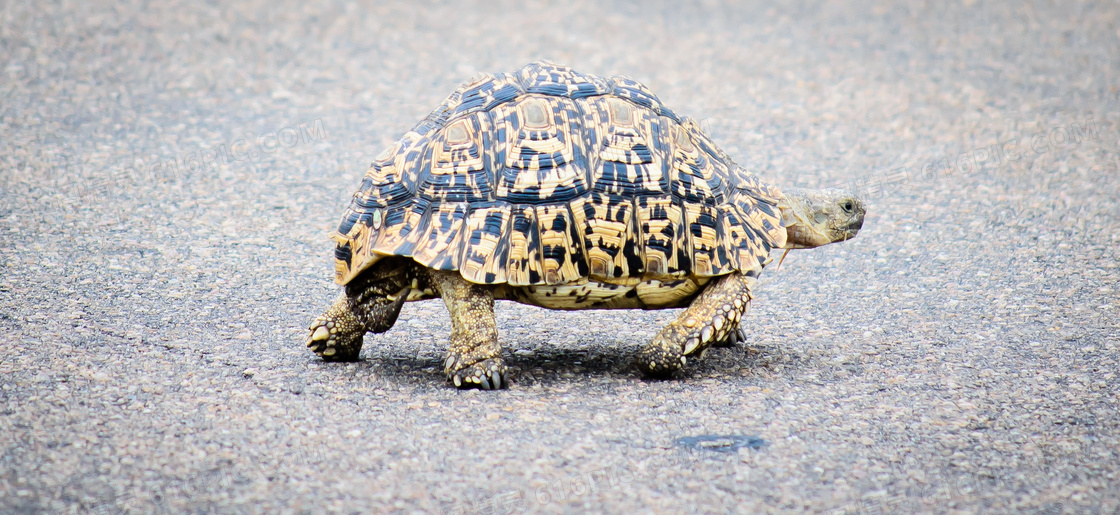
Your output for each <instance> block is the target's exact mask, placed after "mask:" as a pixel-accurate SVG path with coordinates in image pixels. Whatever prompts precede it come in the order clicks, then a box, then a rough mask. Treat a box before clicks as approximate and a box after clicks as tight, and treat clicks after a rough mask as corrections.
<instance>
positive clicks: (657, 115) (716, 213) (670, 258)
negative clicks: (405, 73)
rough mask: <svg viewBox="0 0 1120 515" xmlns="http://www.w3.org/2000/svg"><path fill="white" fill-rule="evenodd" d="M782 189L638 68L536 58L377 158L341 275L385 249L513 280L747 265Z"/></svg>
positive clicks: (768, 240)
mask: <svg viewBox="0 0 1120 515" xmlns="http://www.w3.org/2000/svg"><path fill="white" fill-rule="evenodd" d="M780 198H781V192H780V191H778V190H777V189H776V188H774V187H772V186H769V185H767V184H765V183H763V182H762V181H761V180H759V179H758V178H757V177H756V176H755V175H753V174H751V173H749V172H747V171H745V170H743V169H741V168H739V167H737V166H735V164H734V163H733V162H732V161H731V159H730V158H729V157H728V156H727V155H726V154H724V153H723V152H722V151H721V150H720V149H719V148H718V147H716V146H715V144H714V143H713V142H712V141H711V140H710V139H709V138H708V137H707V136H706V135H705V134H704V133H703V131H701V130H700V128H699V126H697V124H696V123H694V122H693V121H691V120H689V119H686V118H681V117H678V116H677V115H676V114H675V113H673V112H672V111H671V110H670V109H668V108H667V107H665V106H664V105H662V103H661V101H660V100H659V99H658V98H657V96H656V95H654V94H653V93H652V92H651V91H649V90H648V89H647V88H646V87H645V86H643V85H642V84H640V83H638V82H637V81H634V80H632V79H628V78H625V77H610V78H602V77H595V76H591V75H586V74H582V73H579V72H577V71H575V70H572V69H571V68H568V67H565V66H562V65H558V64H555V63H550V62H547V61H538V62H534V63H531V64H529V65H527V66H525V67H523V68H522V69H520V70H518V71H517V72H514V73H502V74H485V75H480V76H478V77H475V78H474V79H471V80H470V81H468V82H467V83H465V84H463V85H462V86H460V87H459V88H458V89H457V90H455V92H453V93H452V94H451V95H450V96H448V97H447V99H445V100H444V101H443V102H442V103H441V104H440V105H439V106H438V107H437V108H436V109H435V110H433V111H432V113H431V114H429V115H428V116H427V117H426V118H424V120H422V121H421V122H420V123H419V124H417V125H416V126H415V127H413V128H412V130H410V131H409V132H408V133H406V134H405V135H404V136H403V137H402V138H401V139H400V140H399V141H398V142H397V143H396V144H394V145H393V146H392V147H390V148H388V149H386V150H385V152H383V153H382V154H381V155H379V156H378V157H377V158H376V159H375V160H374V161H373V163H372V164H371V165H370V168H369V170H368V171H367V172H366V174H365V177H364V178H363V180H362V184H361V187H360V188H359V189H358V191H357V192H356V193H355V194H354V198H353V200H352V202H351V204H350V206H349V208H348V209H347V210H346V213H345V214H344V215H343V217H342V222H341V223H340V224H339V228H338V230H337V231H336V232H335V233H333V234H332V238H333V239H334V240H335V241H336V243H337V246H336V248H335V271H336V281H337V282H338V283H339V284H346V283H348V282H349V281H350V280H351V279H353V278H354V277H355V276H356V275H357V274H358V273H360V272H361V271H362V270H364V269H365V268H368V267H369V266H370V265H372V264H373V263H374V262H376V261H377V260H378V259H379V258H380V257H382V256H389V255H397V256H410V257H412V258H413V259H414V260H415V261H416V262H418V263H420V264H422V265H424V266H427V267H430V268H433V269H439V270H457V271H459V273H460V274H461V275H462V276H463V277H464V278H466V279H467V280H468V281H471V282H474V283H479V284H508V285H511V286H536V285H552V286H554V285H562V284H581V283H586V282H588V281H599V282H603V283H611V282H612V281H613V282H615V283H620V282H624V281H626V280H631V279H634V278H642V279H643V280H667V281H671V280H679V279H681V278H687V277H697V278H703V277H714V276H719V275H723V274H727V273H730V272H732V271H735V270H740V271H747V270H752V269H756V268H758V267H759V265H760V263H761V262H762V261H763V260H765V259H766V257H767V255H768V254H769V251H770V249H771V248H773V247H778V246H781V245H783V244H784V243H785V237H786V234H785V229H784V228H783V227H782V225H781V214H780V212H779V210H778V208H777V204H778V199H780Z"/></svg>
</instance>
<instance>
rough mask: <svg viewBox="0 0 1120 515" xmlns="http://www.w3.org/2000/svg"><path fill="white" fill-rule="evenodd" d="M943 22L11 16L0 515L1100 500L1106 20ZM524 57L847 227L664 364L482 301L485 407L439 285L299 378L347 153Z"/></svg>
mask: <svg viewBox="0 0 1120 515" xmlns="http://www.w3.org/2000/svg"><path fill="white" fill-rule="evenodd" d="M218 4H219V5H220V4H222V3H218ZM930 4H932V5H927V4H926V3H923V2H909V3H900V4H884V3H876V2H871V3H868V2H856V1H840V2H794V3H791V4H783V5H780V6H779V5H774V2H749V3H734V4H720V3H716V2H703V3H701V4H699V5H685V4H682V3H678V2H657V3H649V2H643V3H628V2H614V1H610V0H599V1H594V2H584V1H576V2H567V3H564V4H563V5H553V4H547V3H539V2H533V1H528V2H526V1H518V2H509V1H498V2H493V1H491V2H476V3H459V4H449V3H431V2H407V3H406V2H401V3H394V4H373V5H356V4H352V3H349V2H307V1H299V2H295V1H286V0H280V1H276V0H273V1H268V2H263V1H259V0H250V1H246V2H241V3H239V4H237V5H236V6H224V7H223V6H214V5H203V4H201V3H194V2H184V3H176V2H169V3H166V4H163V3H157V4H154V5H146V6H142V7H141V6H135V5H125V4H120V3H117V2H104V1H101V0H91V1H84V2H62V3H58V2H55V3H49V4H45V5H42V4H39V3H36V2H20V1H18V0H17V1H7V2H2V3H0V102H2V105H0V187H2V188H3V193H2V194H0V334H3V335H4V336H3V349H2V350H0V399H2V405H0V409H2V411H0V512H4V513H8V512H60V513H88V512H92V513H117V512H122V511H127V512H140V513H150V512H165V513H182V512H231V513H238V512H246V513H254V512H268V513H275V512H320V511H337V512H366V513H369V512H374V513H381V512H392V511H402V512H413V511H423V512H456V513H475V512H483V513H513V512H522V511H531V512H538V511H539V512H616V513H617V512H632V511H641V512H684V511H693V510H695V511H702V512H774V511H800V510H812V511H826V512H830V513H846V512H865V511H866V512H898V511H904V512H905V511H923V512H925V511H935V512H941V511H958V510H959V511H965V512H974V511H985V512H987V511H990V512H1017V511H1027V512H1090V513H1092V512H1116V511H1118V510H1120V477H1118V474H1120V414H1118V393H1120V389H1118V386H1117V372H1118V371H1120V368H1118V367H1120V364H1118V363H1120V322H1118V316H1120V301H1118V295H1117V291H1118V290H1120V270H1118V268H1117V266H1118V260H1117V257H1118V256H1117V254H1118V251H1120V191H1118V190H1120V180H1118V177H1120V136H1118V134H1120V133H1118V128H1120V125H1118V123H1120V100H1118V96H1120V95H1118V89H1117V86H1118V80H1117V79H1118V77H1117V74H1118V73H1120V29H1118V27H1120V6H1118V5H1117V4H1116V3H1114V2H1085V3H1073V2H1059V3H1058V4H1057V5H1055V4H1052V3H1049V2H1034V1H1027V2H1012V1H1008V2H998V3H997V2H973V1H965V2H964V3H955V2H950V4H951V5H944V6H941V5H940V4H941V3H939V2H932V3H930ZM538 58H550V59H553V60H557V61H560V62H563V63H566V64H568V65H570V66H573V67H575V68H576V69H578V70H581V71H585V72H588V73H594V74H602V75H612V74H626V75H630V76H632V77H634V78H636V79H638V80H641V81H643V82H645V83H646V84H647V85H649V86H650V88H651V89H653V90H654V91H655V92H657V93H658V94H659V95H660V96H661V98H662V99H663V100H664V101H665V102H666V104H667V105H669V106H671V107H672V108H673V109H674V110H676V111H677V112H678V113H683V114H686V115H689V116H692V117H694V118H696V119H699V120H702V121H703V122H702V123H703V124H704V126H705V127H706V128H707V129H708V131H709V132H710V133H711V134H712V135H713V137H714V138H715V139H716V140H717V142H719V143H720V144H721V145H722V146H723V148H724V149H725V150H726V151H727V152H728V153H730V154H731V155H732V156H734V157H735V158H736V159H737V160H738V162H739V163H740V164H742V165H744V166H747V167H749V168H751V169H753V170H755V171H757V172H758V173H759V174H760V175H762V176H763V177H765V178H767V179H769V180H771V181H772V182H774V183H776V184H779V185H786V186H789V185H796V186H814V187H815V186H846V187H853V188H859V189H861V190H863V191H864V194H865V195H866V196H867V199H868V202H869V218H868V221H867V223H866V225H865V227H864V230H863V232H862V233H861V234H860V235H859V237H858V238H857V239H856V240H854V241H852V242H848V243H845V244H839V245H832V246H829V247H826V248H821V249H816V250H810V251H798V252H794V253H792V254H791V255H790V256H789V258H788V259H787V260H786V262H785V264H784V265H783V266H782V268H781V270H779V271H775V270H774V267H771V269H770V270H768V271H767V273H766V274H765V276H764V280H763V282H762V288H761V290H760V291H759V292H758V299H757V300H756V301H755V303H754V305H753V309H752V311H751V313H750V315H749V316H748V318H747V320H748V324H749V330H750V334H751V337H752V340H751V341H750V342H749V345H747V346H742V345H741V346H738V347H735V348H729V349H714V350H713V351H711V352H710V353H709V354H708V356H707V358H706V359H704V360H703V361H700V362H695V363H690V367H689V369H688V373H687V374H685V375H684V377H682V378H681V379H679V380H676V381H645V380H642V379H641V378H640V377H639V376H638V374H637V372H636V370H635V369H634V368H633V366H632V355H633V353H634V352H635V351H636V350H637V349H638V347H639V346H640V345H641V344H642V343H643V342H645V341H648V340H649V339H651V338H652V337H653V335H654V334H655V333H656V331H657V330H658V328H659V327H660V326H661V325H662V324H664V323H666V322H667V321H668V320H670V319H671V318H672V317H674V316H675V315H676V312H674V311H655V312H640V311H633V312H631V311H615V312H591V311H586V312H574V313H558V312H550V311H547V310H543V309H537V308H531V307H526V306H520V305H513V304H506V303H502V304H500V305H499V309H498V315H499V330H500V332H501V335H502V338H503V342H504V344H505V345H506V346H507V348H508V350H509V351H510V353H511V354H510V363H511V365H512V367H513V373H512V387H511V389H509V390H507V391H502V392H478V391H457V390H455V389H453V388H450V387H448V386H447V385H446V384H445V382H444V379H443V374H442V371H441V370H440V369H441V366H440V364H441V361H442V355H443V352H444V345H445V339H446V337H447V334H448V331H449V322H448V319H447V316H446V314H445V311H444V309H443V307H442V305H441V304H440V303H439V302H435V301H428V302H421V303H412V304H409V305H407V306H406V307H405V309H404V311H403V314H402V316H401V319H400V321H399V322H398V323H397V326H396V327H394V328H393V329H392V330H391V331H389V332H388V333H386V334H384V335H381V336H377V337H367V340H366V341H367V343H366V348H365V350H363V353H362V360H361V361H360V362H357V363H350V364H327V363H323V362H321V361H319V360H318V359H316V358H315V357H314V356H313V355H312V354H311V353H310V352H308V351H307V350H306V349H305V348H304V347H303V338H304V336H305V331H306V329H305V328H306V326H307V324H308V323H309V322H310V320H311V319H312V318H313V317H314V316H315V315H317V314H318V313H319V312H321V311H322V310H323V309H325V308H326V307H327V306H328V304H329V303H330V301H331V300H332V299H333V298H334V296H335V295H337V292H338V289H337V287H336V286H334V284H333V283H332V281H331V274H332V270H331V264H330V255H331V248H332V247H331V244H330V242H329V241H328V240H327V239H326V234H327V233H328V231H330V230H331V229H332V228H333V227H334V226H335V224H336V223H337V221H338V220H337V217H339V216H340V215H341V213H342V210H343V207H344V205H345V203H346V202H347V201H348V199H349V195H350V194H351V193H352V192H353V190H354V189H355V188H356V187H357V185H358V183H359V182H360V177H361V175H362V174H363V173H364V172H365V168H366V165H367V164H368V162H369V161H370V160H371V159H372V156H374V155H376V154H377V153H378V152H379V151H380V150H381V149H382V148H384V147H385V146H386V145H387V144H388V143H390V142H391V141H393V140H394V139H396V138H397V137H399V135H400V134H402V133H403V132H404V131H405V130H407V129H408V128H409V127H411V126H412V124H413V123H414V122H415V121H417V120H419V119H420V118H421V117H423V116H424V115H425V114H426V113H427V112H428V111H429V110H430V109H431V108H432V107H434V106H435V105H436V104H437V103H438V102H439V101H440V100H442V98H443V97H444V96H445V95H446V94H447V93H449V92H450V91H451V90H452V89H454V88H455V87H456V85H457V84H458V83H459V82H461V81H463V80H465V79H466V78H468V77H470V76H471V75H473V74H474V73H476V72H480V71H508V70H513V69H516V68H517V67H519V66H521V65H522V64H524V63H526V62H528V61H531V60H534V59H538Z"/></svg>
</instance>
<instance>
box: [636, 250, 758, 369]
mask: <svg viewBox="0 0 1120 515" xmlns="http://www.w3.org/2000/svg"><path fill="white" fill-rule="evenodd" d="M752 283H753V278H751V277H749V276H747V275H745V274H741V273H738V272H735V273H732V274H729V275H725V276H722V277H720V278H718V279H716V280H715V281H713V282H712V283H710V284H709V285H708V286H707V287H706V288H704V291H702V292H700V295H698V296H697V297H696V299H694V300H693V301H692V304H691V305H689V306H688V308H687V309H685V310H684V311H683V312H682V313H681V314H680V316H679V317H677V319H676V320H674V321H672V322H670V323H669V325H667V326H665V328H664V329H662V330H661V332H660V333H658V334H657V336H656V337H654V338H653V341H651V342H650V343H649V344H647V345H646V346H645V347H643V348H642V350H641V351H639V352H638V357H637V362H638V368H639V369H641V370H642V372H644V373H645V374H646V375H649V376H653V377H669V376H671V375H672V374H673V372H676V371H677V370H680V369H681V367H683V366H684V365H685V363H686V361H687V359H686V356H693V355H698V354H700V353H702V352H704V350H705V349H707V348H708V347H709V346H711V345H712V344H713V343H715V342H719V341H724V340H727V339H728V337H729V336H730V335H731V334H732V333H734V332H735V331H736V330H737V329H738V327H739V321H740V320H741V319H742V317H743V315H744V314H745V313H746V311H747V308H748V307H749V305H750V302H751V299H752V298H753V297H752V296H751V284H752ZM736 336H738V335H737V334H736Z"/></svg>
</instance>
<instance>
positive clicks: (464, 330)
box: [430, 270, 509, 390]
mask: <svg viewBox="0 0 1120 515" xmlns="http://www.w3.org/2000/svg"><path fill="white" fill-rule="evenodd" d="M430 275H431V279H432V285H433V286H435V288H436V290H437V291H439V294H440V296H442V297H443V302H444V304H446V305H447V310H448V311H449V312H450V313H451V345H450V348H449V349H448V351H447V360H446V361H444V367H443V370H444V372H446V373H447V380H448V381H451V382H452V383H453V384H454V385H455V386H456V387H459V388H481V389H483V390H491V389H494V390H496V389H498V388H505V387H507V386H509V383H508V379H507V377H506V374H507V369H506V365H505V363H503V362H502V347H501V345H499V344H498V324H497V322H496V321H495V320H494V292H493V288H492V287H490V286H484V285H479V284H473V283H470V282H468V281H467V280H466V279H463V276H461V275H459V272H444V271H440V270H432V271H431V272H430Z"/></svg>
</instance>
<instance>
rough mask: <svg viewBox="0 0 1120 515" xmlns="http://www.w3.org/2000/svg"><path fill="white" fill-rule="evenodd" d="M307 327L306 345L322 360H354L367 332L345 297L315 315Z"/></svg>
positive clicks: (360, 349)
mask: <svg viewBox="0 0 1120 515" xmlns="http://www.w3.org/2000/svg"><path fill="white" fill-rule="evenodd" d="M307 330H308V332H307V341H306V342H305V343H306V344H307V348H309V349H311V351H312V352H314V353H315V355H317V356H319V357H320V358H323V360H324V361H356V360H357V359H358V354H359V353H360V352H361V351H362V336H363V335H364V334H365V332H366V331H365V328H364V327H363V326H362V325H361V323H359V322H358V319H357V317H355V316H354V314H353V312H352V311H351V310H350V308H349V305H348V304H347V302H346V299H345V298H342V299H339V301H337V302H335V304H334V305H333V306H331V307H330V309H328V310H327V312H326V313H323V314H322V315H319V316H318V317H317V318H315V321H314V322H311V325H310V326H309V327H308V328H307Z"/></svg>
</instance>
